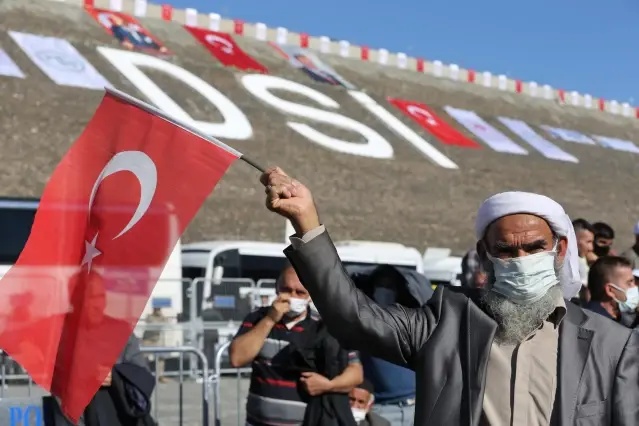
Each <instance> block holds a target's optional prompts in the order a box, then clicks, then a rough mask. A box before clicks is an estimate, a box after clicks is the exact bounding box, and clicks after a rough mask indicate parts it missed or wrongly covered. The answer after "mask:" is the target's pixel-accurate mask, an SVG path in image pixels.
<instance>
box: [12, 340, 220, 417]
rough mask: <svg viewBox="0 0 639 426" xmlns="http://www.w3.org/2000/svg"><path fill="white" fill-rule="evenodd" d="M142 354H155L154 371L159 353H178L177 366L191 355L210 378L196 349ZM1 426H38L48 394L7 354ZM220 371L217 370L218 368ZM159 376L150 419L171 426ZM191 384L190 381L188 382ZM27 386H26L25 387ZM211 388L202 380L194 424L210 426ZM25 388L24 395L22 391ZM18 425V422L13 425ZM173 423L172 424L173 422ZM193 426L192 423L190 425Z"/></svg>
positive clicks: (181, 399)
mask: <svg viewBox="0 0 639 426" xmlns="http://www.w3.org/2000/svg"><path fill="white" fill-rule="evenodd" d="M140 349H141V351H142V353H143V354H145V355H156V356H155V359H154V363H155V369H156V370H157V366H158V355H162V354H175V353H178V354H179V359H180V366H181V367H182V366H183V364H184V356H185V354H188V355H192V356H194V357H195V358H196V359H197V360H198V361H199V362H198V364H199V365H197V366H196V367H197V370H198V372H201V374H202V375H203V377H209V373H210V369H209V363H208V360H207V358H206V356H205V355H204V353H203V352H202V351H200V350H199V349H197V348H195V347H189V346H177V347H151V346H147V347H142V348H140ZM0 357H1V358H0V361H1V363H0V425H5V424H6V425H7V426H8V425H14V424H15V425H18V424H19V425H22V426H27V425H37V426H41V425H42V421H43V412H42V396H44V395H47V392H45V391H44V390H43V389H41V388H40V387H38V386H37V385H35V384H34V383H33V381H32V380H31V377H29V375H28V374H26V373H24V370H22V368H21V367H20V366H19V364H17V363H16V362H15V361H13V360H12V359H11V358H9V357H8V356H7V355H6V353H4V352H2V353H1V354H0ZM13 368H15V369H17V370H18V371H19V373H16V374H7V373H8V371H10V370H11V369H13ZM218 370H219V369H218ZM188 375H189V374H188V370H185V369H184V368H180V370H179V372H178V374H177V377H176V382H177V384H178V404H177V406H178V408H177V410H178V413H177V415H178V424H179V426H183V425H184V424H185V412H184V405H185V392H184V385H185V377H188ZM158 380H159V377H158V376H157V375H155V391H154V394H153V403H152V407H153V412H152V416H153V418H154V419H155V420H156V421H158V422H159V423H160V424H162V425H166V424H170V423H167V421H165V419H163V418H162V417H160V412H159V409H160V399H159V396H160V392H161V390H160V386H159V382H158ZM191 383H193V381H191ZM25 384H26V386H25ZM210 385H211V382H210V381H208V380H204V381H202V384H201V389H202V397H201V415H200V416H199V417H200V419H198V421H197V424H198V425H202V426H209V409H210ZM25 387H26V390H27V392H26V395H24V393H25V392H24V388H25ZM16 422H17V423H16ZM173 424H174V423H173ZM191 424H192V423H191Z"/></svg>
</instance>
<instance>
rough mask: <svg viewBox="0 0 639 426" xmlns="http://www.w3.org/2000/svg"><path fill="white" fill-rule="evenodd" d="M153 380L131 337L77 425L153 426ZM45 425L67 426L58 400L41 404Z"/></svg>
mask: <svg viewBox="0 0 639 426" xmlns="http://www.w3.org/2000/svg"><path fill="white" fill-rule="evenodd" d="M154 387H155V379H154V378H153V375H152V374H151V372H150V371H149V369H148V365H147V363H146V359H145V358H144V355H143V354H142V352H141V351H140V341H139V339H138V338H137V337H136V336H135V335H134V334H131V336H130V337H129V340H128V342H127V344H126V346H125V347H124V350H123V351H122V353H121V354H120V357H119V359H118V360H117V362H116V364H115V365H114V366H113V369H112V370H111V371H110V372H109V373H108V375H107V376H106V378H105V379H104V382H103V383H102V386H101V387H100V389H99V390H98V392H97V393H96V394H95V395H94V396H93V399H92V400H91V402H90V403H89V405H88V406H87V407H86V409H85V410H84V413H83V414H82V417H80V422H79V425H80V426H156V423H155V421H154V420H153V418H152V417H151V394H152V393H153V389H154ZM43 406H44V417H45V418H46V421H45V424H46V426H70V425H72V424H73V423H71V422H70V421H69V420H68V419H67V418H66V417H65V416H64V414H62V410H61V409H60V405H59V401H58V399H57V398H55V397H47V398H46V399H45V400H44V401H43Z"/></svg>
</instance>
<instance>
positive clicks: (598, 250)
mask: <svg viewBox="0 0 639 426" xmlns="http://www.w3.org/2000/svg"><path fill="white" fill-rule="evenodd" d="M593 251H594V252H595V254H596V255H597V256H599V257H604V256H608V253H610V246H598V245H596V244H595V247H594V250H593Z"/></svg>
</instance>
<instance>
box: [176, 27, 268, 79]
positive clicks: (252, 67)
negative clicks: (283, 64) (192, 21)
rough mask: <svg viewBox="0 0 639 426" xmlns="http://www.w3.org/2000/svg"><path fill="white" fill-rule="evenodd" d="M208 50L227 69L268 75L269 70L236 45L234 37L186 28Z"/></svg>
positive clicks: (202, 29) (201, 29) (195, 28)
mask: <svg viewBox="0 0 639 426" xmlns="http://www.w3.org/2000/svg"><path fill="white" fill-rule="evenodd" d="M184 28H185V29H186V30H187V31H188V32H190V33H191V34H192V35H193V37H195V38H196V39H197V40H198V41H199V42H200V43H202V45H204V47H206V49H207V50H208V51H209V52H211V54H212V55H213V56H215V57H216V58H217V59H218V60H219V61H220V62H222V64H224V66H225V67H235V68H238V69H240V70H242V71H257V72H261V73H264V74H266V73H268V69H267V68H266V67H265V66H264V65H262V64H260V63H259V62H258V61H257V60H255V59H254V58H253V57H251V56H250V55H249V54H248V53H246V52H245V51H243V50H242V49H241V48H240V46H238V45H237V43H235V40H233V37H231V36H230V35H228V34H225V33H220V32H217V31H212V30H206V29H204V28H197V27H187V26H185V27H184Z"/></svg>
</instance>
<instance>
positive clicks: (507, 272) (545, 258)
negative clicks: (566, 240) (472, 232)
mask: <svg viewBox="0 0 639 426" xmlns="http://www.w3.org/2000/svg"><path fill="white" fill-rule="evenodd" d="M487 255H488V259H490V261H491V262H492V263H493V266H494V271H495V283H494V284H493V287H492V289H491V290H492V291H494V292H496V293H499V294H501V295H503V296H504V297H506V298H507V299H509V300H512V301H513V302H515V303H520V304H526V303H533V302H536V301H538V300H539V299H541V298H542V297H543V296H544V295H545V294H546V293H547V292H548V290H549V289H550V288H552V287H553V286H555V285H557V284H558V283H559V278H558V277H557V272H556V271H555V260H556V258H557V246H556V245H555V247H553V249H552V250H551V251H543V252H541V253H535V254H531V255H528V256H521V257H514V258H512V259H498V258H495V257H493V256H491V255H490V254H488V253H487Z"/></svg>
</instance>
